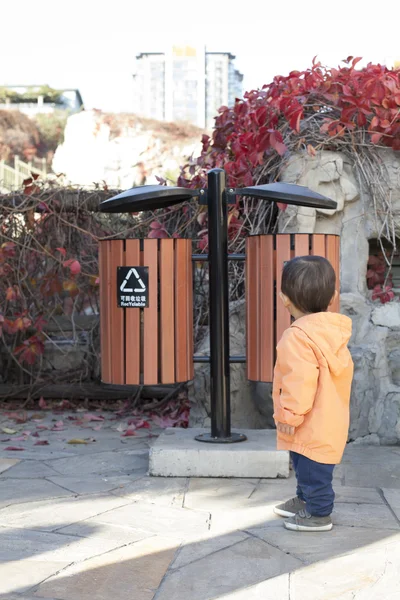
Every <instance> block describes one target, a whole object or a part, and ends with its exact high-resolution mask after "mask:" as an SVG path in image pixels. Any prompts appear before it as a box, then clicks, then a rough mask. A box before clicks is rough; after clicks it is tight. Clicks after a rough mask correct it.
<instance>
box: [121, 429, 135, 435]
mask: <svg viewBox="0 0 400 600" xmlns="http://www.w3.org/2000/svg"><path fill="white" fill-rule="evenodd" d="M132 435H136V432H135V430H134V429H132V428H130V429H127V430H126V431H125V433H123V434H122V437H131V436H132Z"/></svg>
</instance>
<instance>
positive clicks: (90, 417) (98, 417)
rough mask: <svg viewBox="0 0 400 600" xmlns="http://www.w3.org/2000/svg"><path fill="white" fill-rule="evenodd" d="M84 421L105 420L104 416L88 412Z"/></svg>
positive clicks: (84, 416)
mask: <svg viewBox="0 0 400 600" xmlns="http://www.w3.org/2000/svg"><path fill="white" fill-rule="evenodd" d="M83 419H84V421H104V417H102V416H101V415H92V414H90V413H86V414H84V415H83Z"/></svg>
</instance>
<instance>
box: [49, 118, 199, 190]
mask: <svg viewBox="0 0 400 600" xmlns="http://www.w3.org/2000/svg"><path fill="white" fill-rule="evenodd" d="M201 133H202V132H201V130H200V129H197V128H196V127H194V126H191V125H183V124H180V125H175V124H173V123H159V122H157V121H151V120H147V119H141V118H138V117H136V116H135V115H123V114H121V115H107V114H103V113H101V112H100V111H95V110H89V111H83V112H80V113H77V114H74V115H72V116H70V117H69V118H68V121H67V126H66V128H65V141H64V143H63V144H61V145H60V146H59V147H58V148H57V150H56V153H55V155H54V159H53V170H54V172H56V173H64V174H65V176H66V179H67V181H68V182H70V183H73V184H78V185H82V186H92V185H93V183H94V182H97V183H99V184H102V183H103V182H104V183H106V184H107V185H108V187H109V188H115V189H127V188H131V187H133V186H134V185H143V184H145V183H146V184H157V183H158V181H157V176H158V177H165V178H166V179H172V180H174V179H176V177H177V176H178V174H179V170H180V165H182V164H184V163H185V162H186V161H187V157H188V156H191V155H192V154H195V155H197V154H199V152H200V150H201V144H199V140H200V138H201Z"/></svg>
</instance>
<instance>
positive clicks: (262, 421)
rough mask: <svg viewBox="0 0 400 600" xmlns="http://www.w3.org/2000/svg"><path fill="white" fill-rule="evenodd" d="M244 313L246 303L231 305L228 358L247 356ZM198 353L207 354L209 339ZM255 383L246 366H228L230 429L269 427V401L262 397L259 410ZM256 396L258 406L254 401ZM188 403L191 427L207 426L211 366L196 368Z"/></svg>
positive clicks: (200, 365)
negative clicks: (251, 381) (261, 409)
mask: <svg viewBox="0 0 400 600" xmlns="http://www.w3.org/2000/svg"><path fill="white" fill-rule="evenodd" d="M245 323H246V314H245V303H244V302H238V303H235V304H234V305H232V306H231V310H230V320H229V339H230V353H231V356H235V355H243V354H245V353H246V331H245ZM196 353H197V354H203V355H209V353H210V340H209V338H208V337H206V338H205V339H204V340H203V342H202V344H201V346H200V348H198V350H197V351H196ZM254 387H255V386H254V384H251V383H250V382H249V381H248V379H247V377H246V366H245V365H244V364H232V365H231V417H232V427H236V428H240V427H242V428H243V427H245V428H247V429H262V428H266V427H269V426H271V424H272V423H271V419H270V418H269V417H268V416H266V414H268V413H269V412H271V410H270V409H269V408H268V407H270V406H271V399H270V397H269V396H268V395H267V393H266V396H265V407H264V409H263V411H260V410H259V409H258V407H257V404H258V405H259V406H260V405H261V404H262V400H261V398H260V390H259V391H258V393H257V394H255V392H254ZM255 396H256V397H257V403H256V401H255ZM189 398H190V400H191V405H192V408H191V411H190V426H191V427H210V424H211V420H210V367H209V365H205V364H197V365H195V376H194V381H193V382H192V384H191V385H190V388H189Z"/></svg>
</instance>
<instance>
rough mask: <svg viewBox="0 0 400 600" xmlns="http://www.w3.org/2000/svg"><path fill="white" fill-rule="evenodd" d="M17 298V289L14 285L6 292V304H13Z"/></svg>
mask: <svg viewBox="0 0 400 600" xmlns="http://www.w3.org/2000/svg"><path fill="white" fill-rule="evenodd" d="M17 298H19V290H18V287H17V286H16V285H14V286H13V287H9V288H7V291H6V300H7V302H14V301H15V300H17Z"/></svg>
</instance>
